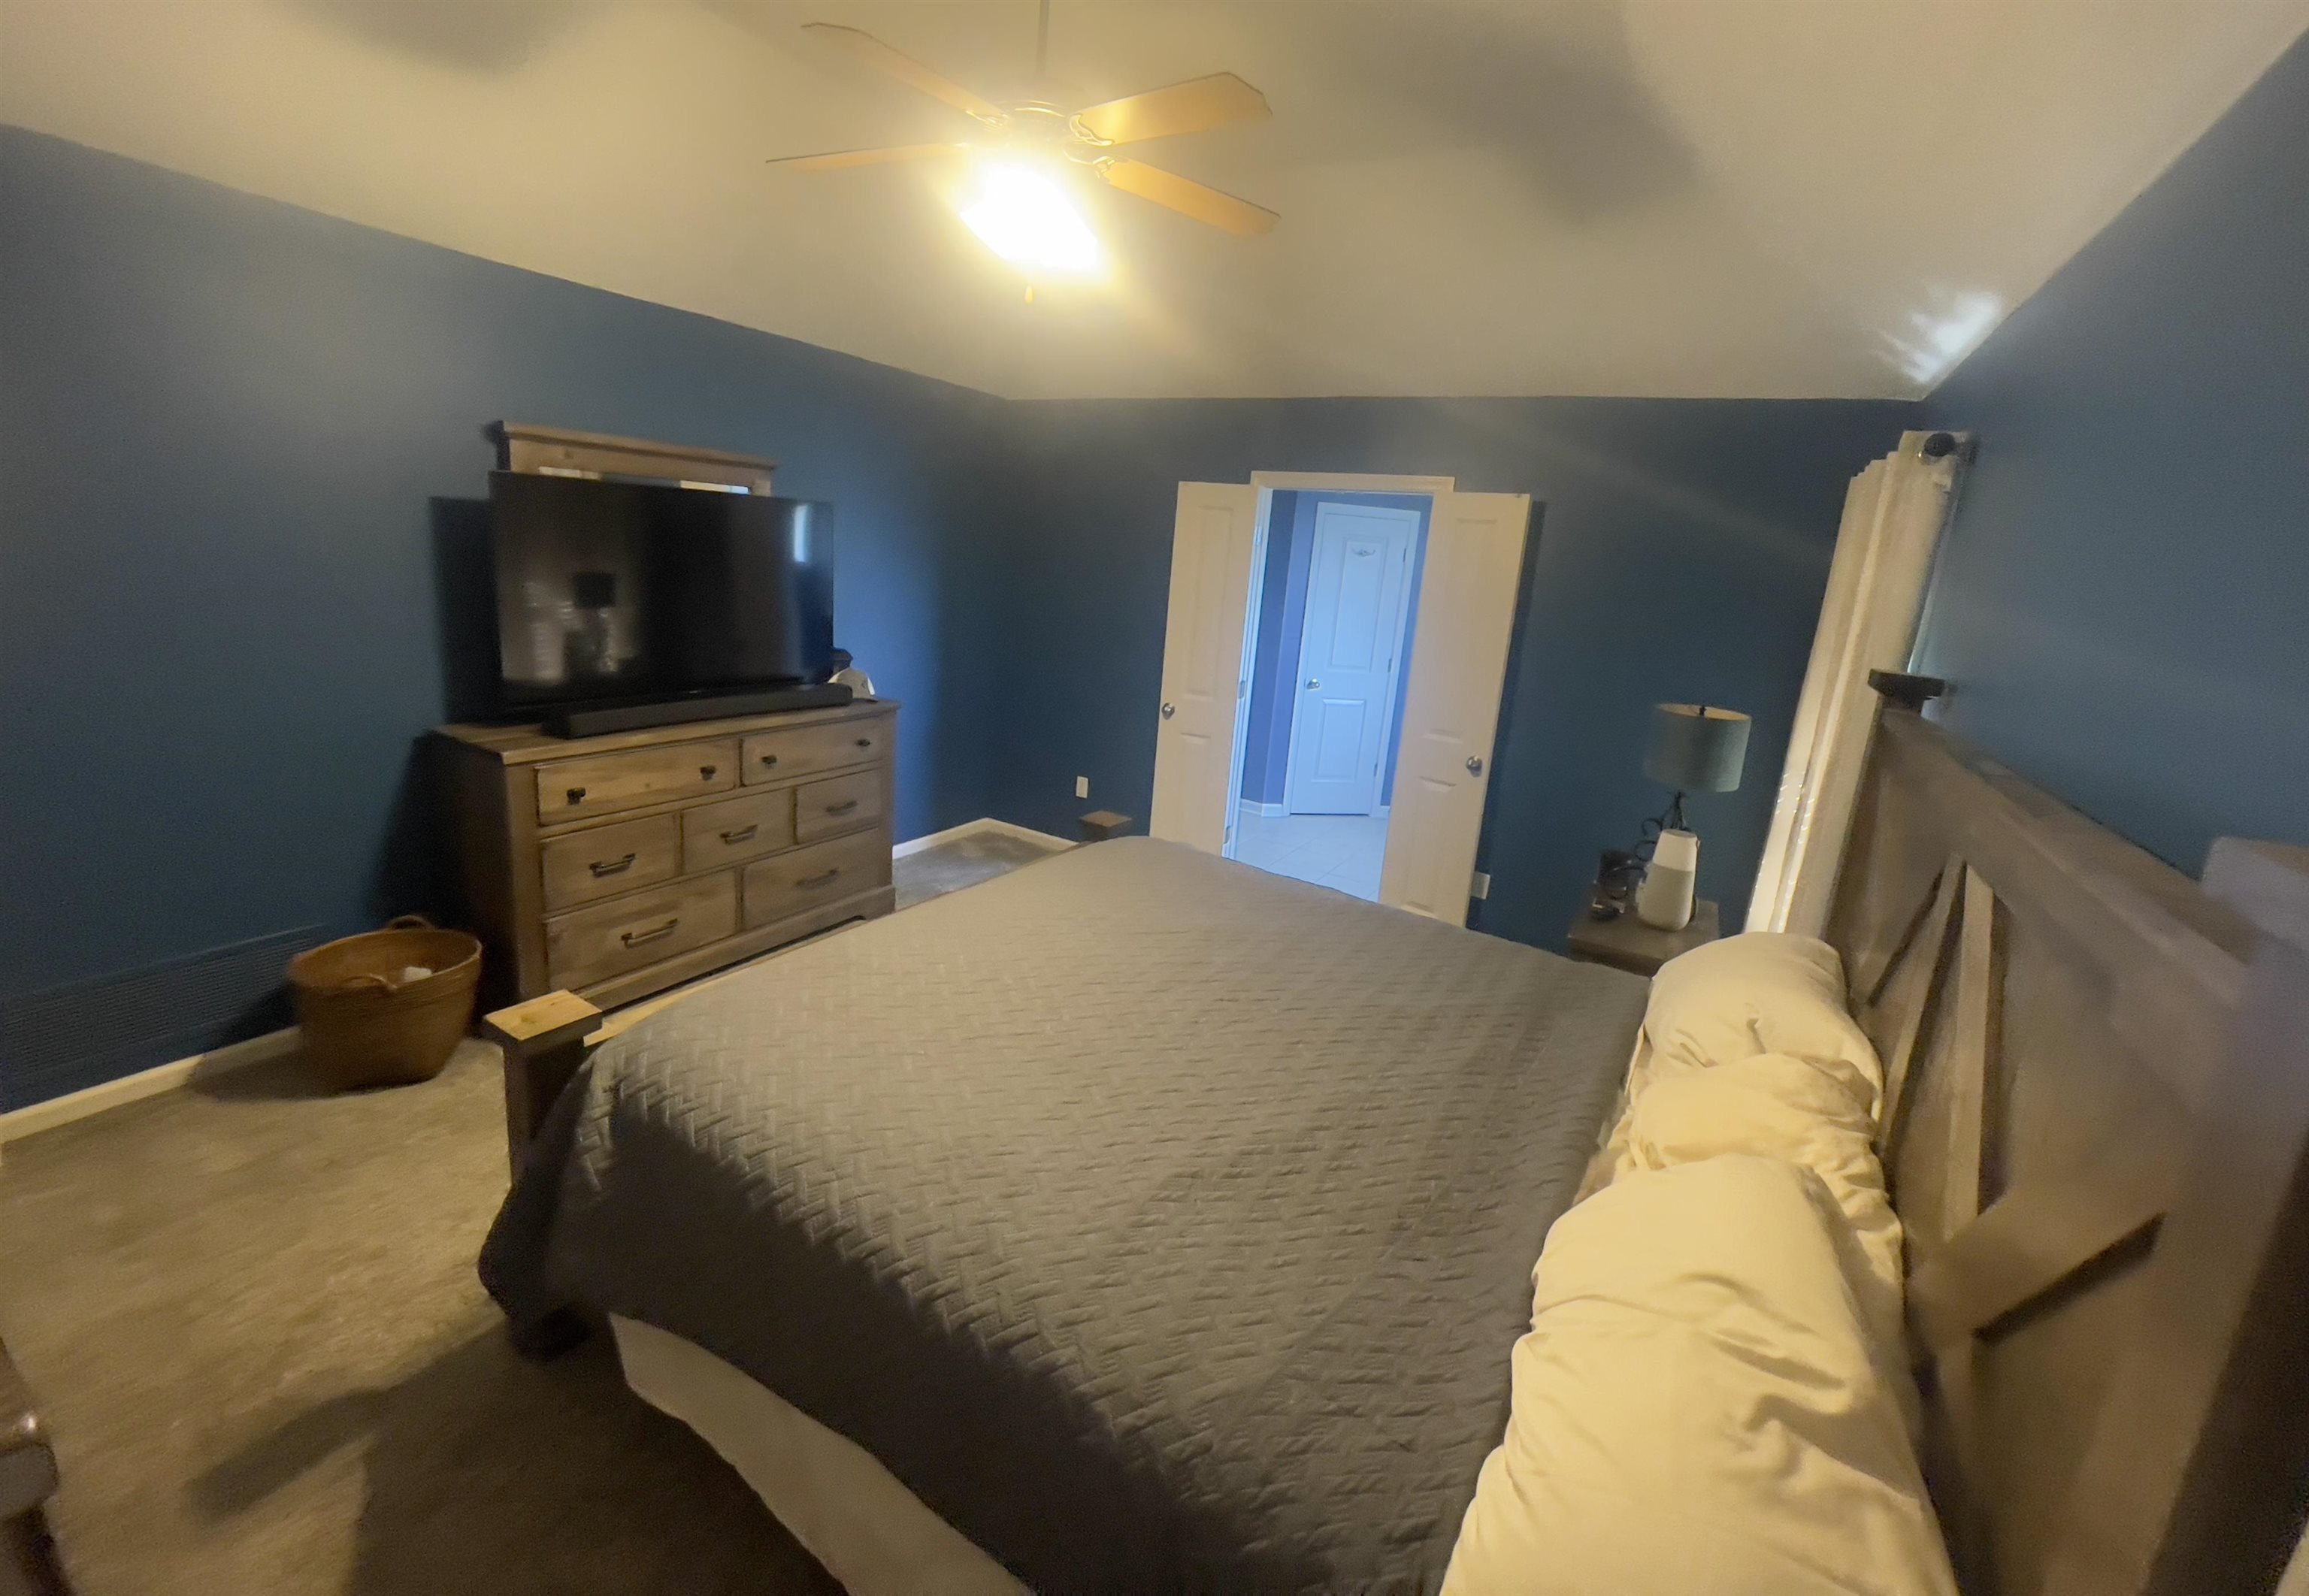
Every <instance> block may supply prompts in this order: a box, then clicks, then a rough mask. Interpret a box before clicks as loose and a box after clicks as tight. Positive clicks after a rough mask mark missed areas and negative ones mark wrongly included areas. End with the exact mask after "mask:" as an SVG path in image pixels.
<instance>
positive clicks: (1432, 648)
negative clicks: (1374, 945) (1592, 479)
mask: <svg viewBox="0 0 2309 1596" xmlns="http://www.w3.org/2000/svg"><path fill="white" fill-rule="evenodd" d="M1530 521H1531V498H1530V496H1529V495H1527V494H1520V493H1447V494H1439V495H1437V496H1436V499H1435V515H1434V519H1433V520H1432V521H1431V522H1429V524H1428V529H1427V564H1426V569H1425V572H1424V574H1423V576H1422V577H1421V579H1420V583H1421V585H1420V592H1419V620H1418V624H1417V626H1416V628H1415V632H1414V639H1413V643H1412V649H1411V688H1410V694H1409V696H1408V698H1407V699H1406V701H1405V703H1404V709H1403V746H1402V752H1401V754H1400V755H1398V756H1397V762H1396V772H1395V806H1394V809H1393V811H1392V813H1391V814H1390V815H1388V827H1387V858H1386V861H1385V863H1384V864H1383V866H1382V867H1381V868H1380V872H1379V902H1382V903H1388V904H1392V905H1394V906H1395V907H1396V908H1397V909H1408V910H1411V911H1412V912H1413V913H1414V914H1423V915H1426V916H1428V917H1429V918H1430V919H1439V920H1448V921H1449V922H1450V923H1451V924H1452V925H1455V926H1460V925H1465V924H1466V920H1467V898H1468V893H1469V889H1470V887H1471V885H1472V884H1473V882H1474V870H1475V850H1476V845H1477V844H1478V843H1479V842H1480V841H1482V838H1483V795H1484V793H1485V792H1486V791H1487V790H1489V789H1490V786H1491V779H1492V743H1493V740H1494V738H1496V737H1497V735H1498V731H1499V723H1500V690H1501V689H1502V688H1503V687H1504V686H1505V685H1506V680H1507V663H1508V643H1509V638H1510V636H1511V635H1512V634H1513V633H1514V630H1515V603H1516V588H1517V584H1518V581H1519V580H1520V578H1521V576H1522V574H1523V544H1524V535H1525V531H1526V528H1527V527H1528V525H1529V523H1530ZM1174 602H1175V600H1174Z"/></svg>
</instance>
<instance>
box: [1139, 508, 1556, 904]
mask: <svg viewBox="0 0 2309 1596" xmlns="http://www.w3.org/2000/svg"><path fill="white" fill-rule="evenodd" d="M1286 490H1288V491H1291V492H1293V493H1314V494H1318V495H1324V494H1329V495H1358V496H1360V495H1375V496H1405V497H1408V498H1410V499H1411V500H1412V501H1413V505H1412V507H1414V508H1416V507H1417V506H1418V505H1420V504H1422V503H1423V504H1424V505H1426V506H1427V522H1426V536H1425V553H1424V554H1423V555H1418V554H1417V553H1416V548H1415V544H1414V557H1413V558H1412V559H1411V561H1410V562H1409V565H1410V569H1409V570H1408V571H1407V572H1406V573H1405V582H1404V585H1402V586H1400V587H1398V588H1397V589H1396V590H1394V591H1396V592H1397V594H1398V595H1399V599H1398V600H1395V601H1390V602H1388V603H1380V602H1378V601H1376V600H1374V601H1373V602H1372V603H1371V605H1370V606H1369V607H1368V613H1369V614H1371V615H1372V616H1375V617H1385V616H1387V615H1389V614H1391V613H1392V612H1393V606H1394V602H1397V601H1399V602H1400V604H1401V605H1402V607H1403V608H1404V609H1405V611H1407V612H1408V614H1407V616H1406V618H1405V621H1404V622H1403V623H1402V630H1401V632H1400V634H1398V635H1397V636H1396V637H1395V638H1393V639H1392V641H1393V643H1394V647H1393V648H1392V650H1391V652H1392V654H1393V667H1392V669H1393V671H1394V673H1395V675H1394V677H1393V678H1392V684H1391V686H1390V685H1389V683H1388V680H1387V679H1386V678H1381V679H1380V680H1379V682H1378V683H1376V684H1374V683H1372V682H1370V681H1366V682H1365V683H1364V684H1363V687H1362V691H1361V692H1360V694H1356V696H1359V697H1360V698H1361V699H1362V701H1363V706H1364V707H1363V709H1362V711H1361V712H1356V713H1352V714H1350V713H1342V714H1340V715H1339V716H1338V717H1336V720H1310V719H1308V718H1307V713H1306V710H1305V702H1306V701H1307V700H1308V699H1310V698H1315V697H1319V696H1323V695H1324V693H1323V690H1324V689H1326V688H1329V687H1330V686H1332V682H1331V678H1329V677H1326V676H1325V675H1324V669H1321V668H1319V669H1311V670H1305V669H1301V667H1302V665H1303V664H1305V663H1306V662H1307V660H1308V654H1307V650H1308V646H1309V643H1308V639H1309V637H1310V634H1311V635H1313V636H1314V637H1315V640H1316V643H1318V644H1320V643H1322V641H1323V639H1322V637H1321V634H1319V632H1314V631H1312V627H1313V626H1314V625H1320V624H1322V623H1321V622H1319V621H1318V622H1316V623H1311V624H1310V622H1309V620H1308V618H1307V617H1308V614H1309V612H1310V609H1311V610H1313V612H1314V613H1315V614H1316V615H1318V616H1319V617H1320V616H1322V615H1325V614H1327V613H1328V611H1327V608H1325V605H1323V604H1317V603H1316V602H1315V600H1314V590H1315V586H1316V581H1317V571H1318V568H1319V556H1318V549H1317V543H1316V541H1315V539H1313V538H1312V537H1311V535H1310V540H1309V542H1308V544H1307V550H1308V554H1307V565H1306V573H1305V585H1304V587H1303V588H1302V594H1304V595H1305V597H1304V598H1302V607H1301V609H1300V631H1299V634H1298V637H1299V641H1298V643H1296V644H1295V645H1294V644H1292V643H1289V642H1288V641H1287V639H1286V638H1285V637H1284V634H1282V633H1280V632H1277V633H1275V634H1272V635H1273V636H1274V638H1275V642H1274V643H1273V646H1272V648H1271V649H1270V650H1269V651H1267V660H1268V663H1269V667H1270V672H1271V674H1270V676H1269V678H1268V679H1269V680H1270V681H1271V682H1272V683H1274V684H1275V686H1274V688H1273V689H1272V691H1273V693H1274V696H1273V697H1272V698H1271V699H1269V700H1268V701H1267V714H1266V716H1265V717H1264V719H1263V725H1264V727H1265V737H1264V739H1263V740H1262V741H1261V742H1260V743H1258V745H1257V746H1254V745H1253V742H1252V738H1251V736H1250V720H1251V716H1250V701H1251V695H1252V677H1253V676H1254V675H1255V674H1256V673H1257V667H1258V663H1259V661H1260V655H1261V651H1260V648H1259V643H1260V636H1259V631H1260V629H1259V626H1258V620H1259V617H1261V616H1262V615H1263V614H1265V613H1266V611H1267V598H1268V593H1267V581H1266V575H1267V568H1268V564H1269V558H1270V556H1275V557H1276V565H1277V570H1278V573H1279V575H1280V579H1281V581H1282V582H1283V589H1282V602H1283V606H1284V610H1285V611H1286V612H1287V611H1288V609H1289V608H1290V601H1291V586H1290V582H1291V565H1290V560H1289V557H1288V545H1286V548H1285V550H1284V551H1276V550H1273V549H1271V548H1270V547H1269V538H1268V533H1269V532H1270V531H1274V532H1275V533H1276V535H1277V536H1278V537H1280V536H1284V535H1285V529H1286V528H1287V529H1288V530H1289V531H1293V532H1295V531H1297V529H1298V522H1299V509H1298V503H1297V501H1296V500H1295V499H1294V500H1293V501H1291V505H1292V509H1291V515H1290V517H1289V520H1288V521H1287V522H1286V521H1284V520H1283V519H1282V518H1280V517H1277V518H1276V525H1275V526H1274V527H1272V528H1270V526H1269V524H1268V522H1269V517H1268V514H1267V512H1268V509H1269V508H1270V505H1271V502H1272V501H1273V500H1274V499H1275V498H1276V496H1279V495H1281V494H1283V493H1284V492H1285V491H1286ZM1379 507H1380V508H1384V507H1386V506H1384V505H1381V506H1379ZM1531 510H1532V505H1531V498H1530V496H1528V495H1526V494H1520V493H1463V492H1461V491H1459V489H1458V488H1457V487H1456V486H1455V485H1454V484H1453V482H1452V480H1451V479H1449V477H1398V476H1363V475H1358V474H1344V475H1336V476H1335V475H1331V474H1328V473H1322V474H1317V473H1312V472H1308V473H1301V472H1269V471H1254V472H1253V473H1252V474H1251V479H1250V481H1249V482H1248V483H1234V482H1181V483H1180V484H1179V503H1178V518H1177V520H1176V522H1174V524H1173V527H1172V540H1171V594H1170V602H1169V612H1170V613H1169V616H1168V617H1167V619H1166V620H1165V621H1164V623H1163V681H1162V693H1161V695H1160V697H1159V698H1158V699H1157V700H1156V702H1155V705H1154V708H1155V715H1154V718H1153V726H1154V735H1155V791H1154V795H1153V796H1154V802H1153V805H1152V807H1151V808H1150V809H1149V811H1148V820H1147V827H1146V829H1147V831H1148V833H1150V834H1151V835H1153V836H1155V837H1158V838H1161V839H1163V840H1164V841H1172V842H1180V843H1184V844H1185V845H1187V846H1188V847H1189V848H1198V849H1201V850H1204V851H1205V852H1207V853H1224V854H1227V855H1230V856H1238V855H1240V853H1241V845H1242V844H1243V843H1244V842H1246V841H1248V840H1249V839H1248V838H1247V836H1245V835H1244V834H1243V820H1244V815H1243V812H1242V809H1241V805H1242V804H1243V802H1244V801H1245V798H1244V794H1245V791H1246V789H1245V784H1244V783H1245V774H1244V772H1245V767H1246V766H1251V765H1253V764H1254V759H1255V757H1258V758H1263V759H1264V760H1265V762H1266V763H1265V764H1264V766H1263V769H1264V770H1265V772H1267V774H1266V776H1265V778H1264V781H1265V782H1266V783H1268V784H1265V785H1262V786H1261V787H1257V788H1252V789H1249V790H1250V801H1251V802H1254V803H1257V804H1258V805H1259V806H1260V808H1259V810H1258V815H1257V817H1258V819H1259V820H1261V821H1267V820H1279V819H1284V818H1285V817H1291V818H1295V816H1294V815H1292V810H1293V806H1294V804H1295V805H1297V806H1298V807H1303V808H1304V809H1306V810H1307V811H1308V812H1310V814H1312V813H1314V812H1315V811H1316V810H1317V808H1318V807H1319V806H1320V805H1322V804H1324V803H1325V802H1329V803H1330V804H1331V805H1332V806H1333V807H1335V808H1336V807H1351V805H1353V806H1359V805H1362V804H1366V803H1367V804H1369V805H1370V807H1371V810H1372V811H1374V812H1372V813H1365V814H1363V815H1345V816H1339V815H1333V816H1331V818H1341V819H1345V820H1346V821H1348V822H1350V823H1354V824H1361V825H1362V828H1363V829H1364V830H1366V831H1367V832H1369V833H1371V835H1372V837H1373V838H1374V839H1376V840H1378V841H1380V842H1381V843H1382V845H1383V850H1384V851H1383V855H1382V858H1381V860H1380V865H1379V890H1378V893H1377V894H1376V895H1377V901H1378V902H1380V903H1383V904H1386V905H1388V906H1389V907H1391V908H1396V909H1402V910H1408V911H1410V912H1411V913H1413V914H1421V915H1425V916H1427V917H1428V918H1430V919H1440V920H1443V921H1446V922H1447V923H1449V924H1451V925H1455V926H1457V925H1465V924H1466V919H1467V904H1468V901H1469V898H1470V896H1471V895H1472V894H1474V893H1480V892H1482V891H1483V889H1484V886H1485V883H1484V882H1483V881H1482V880H1481V879H1480V878H1479V877H1478V876H1477V875H1476V871H1475V860H1476V854H1477V851H1478V849H1479V845H1480V843H1481V841H1482V837H1483V808H1484V794H1485V793H1486V792H1487V791H1488V790H1489V787H1490V782H1491V778H1492V745H1493V742H1494V740H1495V738H1497V735H1498V731H1499V713H1500V693H1501V689H1502V687H1503V686H1504V684H1505V680H1506V674H1507V662H1508V647H1509V640H1510V639H1511V638H1512V636H1513V634H1514V631H1515V617H1516V609H1517V595H1518V591H1520V590H1519V582H1520V580H1521V574H1522V570H1523V558H1524V548H1525V533H1526V531H1527V530H1528V529H1529V527H1530V524H1531ZM1371 531H1372V529H1371V528H1354V527H1345V530H1344V531H1341V532H1340V533H1339V536H1338V539H1335V541H1342V544H1343V548H1344V541H1343V540H1345V539H1347V538H1348V537H1349V535H1350V534H1351V533H1359V532H1360V533H1368V532H1371ZM1382 547H1383V545H1382ZM1337 557H1338V558H1339V560H1340V561H1341V562H1342V564H1343V565H1353V564H1356V563H1361V559H1362V558H1365V557H1367V558H1368V559H1369V560H1371V561H1373V562H1380V563H1379V564H1376V565H1372V567H1371V568H1372V570H1373V571H1374V572H1375V573H1376V572H1381V571H1383V570H1384V563H1383V562H1384V558H1385V556H1384V554H1383V553H1381V552H1376V551H1375V552H1374V553H1372V554H1371V555H1370V556H1355V555H1353V554H1352V553H1349V552H1341V553H1340V554H1339V555H1338V556H1337ZM1347 580H1348V579H1347V578H1346V577H1344V576H1343V577H1341V578H1340V582H1341V583H1342V584H1343V585H1344V584H1345V582H1347ZM1371 586H1372V587H1373V588H1374V589H1375V590H1378V591H1380V592H1382V593H1383V592H1384V591H1386V584H1385V583H1383V582H1376V581H1374V582H1372V583H1371ZM1326 603H1328V601H1326ZM1347 608H1348V610H1349V612H1350V620H1351V621H1352V617H1353V615H1355V614H1362V613H1365V612H1364V611H1363V610H1358V609H1355V608H1353V606H1352V605H1350V606H1348V607H1347ZM1345 630H1346V631H1347V632H1348V633H1350V634H1352V633H1353V625H1352V624H1350V625H1347V626H1346V627H1345ZM1373 633H1374V636H1375V637H1376V636H1383V635H1385V634H1386V623H1385V622H1384V620H1380V621H1377V622H1374V624H1373ZM1336 641H1337V640H1336V636H1335V637H1334V638H1333V639H1332V642H1333V643H1334V644H1335V645H1336ZM1337 657H1338V658H1339V659H1340V660H1342V661H1343V662H1345V663H1348V664H1350V665H1352V664H1353V662H1354V660H1355V658H1356V656H1355V655H1354V653H1353V650H1349V651H1345V653H1344V654H1341V655H1338V656H1337ZM1365 657H1366V658H1368V657H1369V656H1368V655H1367V656H1365ZM1315 658H1316V659H1317V660H1324V659H1327V658H1328V656H1326V655H1324V654H1323V653H1322V652H1321V651H1320V649H1318V651H1317V653H1316V655H1315ZM1286 670H1288V671H1289V672H1291V674H1290V675H1289V676H1288V677H1285V675H1284V672H1285V671H1286ZM1406 677H1407V680H1406V679H1405V678H1406ZM1310 679H1312V680H1314V681H1316V682H1318V683H1319V684H1320V686H1319V687H1315V688H1310V687H1308V686H1306V685H1305V684H1306V683H1307V682H1308V681H1309V680H1310ZM1286 682H1287V683H1288V686H1289V693H1290V705H1291V708H1290V721H1291V725H1290V728H1289V729H1287V730H1286V729H1284V728H1283V727H1282V726H1281V725H1280V722H1281V720H1282V718H1283V717H1282V715H1281V713H1280V712H1279V711H1280V710H1281V708H1282V704H1283V702H1284V695H1283V689H1284V684H1285V683H1286ZM1342 696H1345V694H1344V693H1343V694H1342ZM1371 715H1376V716H1377V717H1379V720H1378V725H1379V761H1378V764H1379V770H1378V772H1377V774H1378V781H1377V783H1376V792H1375V796H1373V797H1371V798H1364V797H1362V788H1361V787H1360V786H1357V787H1355V788H1354V789H1353V792H1352V795H1351V801H1350V796H1348V795H1343V794H1342V792H1341V790H1340V789H1330V790H1331V794H1332V796H1331V797H1330V798H1328V799H1325V798H1323V797H1321V796H1319V795H1320V794H1321V793H1322V792H1323V791H1324V789H1325V783H1326V782H1327V781H1328V780H1331V779H1334V778H1336V780H1338V781H1343V782H1348V781H1352V782H1356V783H1360V782H1363V781H1369V780H1370V772H1371V753H1370V749H1371V745H1370V743H1369V742H1368V741H1367V738H1368V737H1369V735H1370V734H1371V720H1370V719H1369V717H1370V716H1371ZM1397 728H1400V730H1398V729H1397ZM1322 737H1328V738H1332V739H1333V743H1332V748H1331V749H1330V750H1329V751H1325V750H1323V749H1321V748H1319V747H1317V746H1315V745H1316V744H1317V742H1318V741H1319V738H1322ZM1278 747H1279V748H1281V749H1282V750H1284V752H1283V754H1282V756H1281V757H1282V759H1283V762H1284V763H1283V772H1284V784H1283V787H1282V789H1280V796H1274V795H1275V794H1276V788H1275V787H1273V786H1272V785H1271V782H1272V780H1273V772H1274V770H1275V768H1276V767H1275V763H1274V762H1275V759H1276V749H1277V748H1278ZM1310 761H1311V763H1310ZM1390 763H1392V764H1393V765H1394V766H1395V767H1396V769H1395V772H1394V774H1393V776H1392V778H1391V779H1390V777H1389V776H1388V773H1387V772H1388V765H1389V764H1390ZM1302 766H1303V769H1302V770H1301V773H1300V775H1299V779H1298V780H1296V781H1294V780H1293V771H1294V769H1300V767H1302ZM1358 772H1361V773H1358ZM1310 778H1311V781H1310ZM1262 793H1264V794H1266V795H1267V796H1261V794H1262ZM1268 804H1276V805H1280V806H1282V813H1281V814H1278V815H1269V814H1267V812H1266V807H1265V806H1267V805H1268ZM1379 810H1383V811H1384V814H1383V815H1382V814H1379V813H1376V811H1379ZM1285 851H1286V850H1284V849H1278V848H1276V847H1274V846H1267V847H1253V848H1252V849H1251V856H1252V857H1253V858H1261V862H1262V863H1263V865H1264V867H1267V868H1274V867H1276V866H1278V865H1281V866H1284V867H1285V868H1286V869H1287V870H1289V871H1290V872H1291V873H1293V874H1310V873H1311V874H1313V875H1314V876H1315V878H1316V879H1319V880H1320V879H1322V878H1324V877H1333V878H1335V879H1333V880H1331V881H1330V882H1328V883H1327V884H1331V885H1335V886H1341V887H1346V888H1350V889H1352V890H1353V891H1354V892H1355V895H1356V896H1359V897H1364V896H1371V893H1370V891H1369V888H1368V866H1365V867H1363V868H1362V872H1361V878H1355V877H1353V876H1350V874H1349V873H1348V872H1347V871H1345V869H1343V867H1344V866H1345V864H1346V862H1347V861H1346V859H1345V857H1344V856H1343V857H1341V858H1336V859H1334V860H1333V861H1331V862H1330V863H1328V864H1325V865H1322V867H1320V869H1318V868H1317V866H1318V864H1319V861H1320V859H1321V858H1322V852H1321V850H1319V849H1308V848H1302V847H1301V846H1299V845H1297V844H1296V843H1293V844H1291V845H1290V846H1289V847H1288V849H1287V852H1288V853H1292V854H1296V855H1297V856H1298V857H1297V858H1295V859H1293V858H1287V857H1281V856H1282V855H1284V853H1285ZM1262 856H1263V857H1262ZM1239 862H1245V863H1248V862H1250V861H1249V860H1248V859H1241V860H1239Z"/></svg>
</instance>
